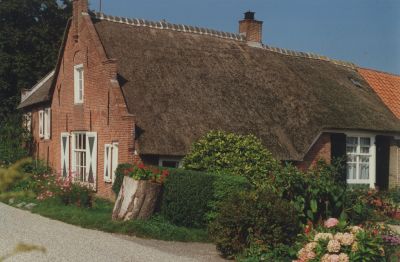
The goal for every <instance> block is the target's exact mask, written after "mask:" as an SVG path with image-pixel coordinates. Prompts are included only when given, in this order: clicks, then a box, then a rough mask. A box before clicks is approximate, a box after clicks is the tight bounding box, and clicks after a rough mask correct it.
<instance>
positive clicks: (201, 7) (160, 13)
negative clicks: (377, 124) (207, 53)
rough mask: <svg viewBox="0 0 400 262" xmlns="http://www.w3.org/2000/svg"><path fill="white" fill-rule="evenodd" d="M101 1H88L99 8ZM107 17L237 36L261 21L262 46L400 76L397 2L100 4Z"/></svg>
mask: <svg viewBox="0 0 400 262" xmlns="http://www.w3.org/2000/svg"><path fill="white" fill-rule="evenodd" d="M99 2H100V0H90V3H91V9H95V10H96V11H98V10H99ZM102 7H103V8H102V10H103V12H104V13H106V14H110V15H115V16H124V17H135V18H144V19H148V20H155V21H159V20H161V19H166V20H167V21H168V22H171V23H180V24H187V25H195V26H201V27H208V28H212V29H218V30H223V31H228V32H237V30H238V21H239V19H241V18H242V17H243V12H245V11H247V10H252V11H255V12H256V19H258V20H262V21H264V27H263V42H264V44H267V45H271V46H276V47H282V48H288V49H292V50H296V51H306V52H313V53H317V54H320V55H326V56H328V57H331V58H335V59H340V60H345V61H351V62H353V63H356V64H357V65H359V66H361V67H368V68H374V69H377V70H381V71H386V72H391V73H395V74H399V75H400V0H141V1H138V0H102Z"/></svg>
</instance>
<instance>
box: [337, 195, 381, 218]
mask: <svg viewBox="0 0 400 262" xmlns="http://www.w3.org/2000/svg"><path fill="white" fill-rule="evenodd" d="M372 198H373V196H371V191H370V190H369V189H356V188H354V189H352V188H349V189H347V190H346V193H345V196H344V199H343V203H344V210H343V211H344V213H343V216H342V217H344V218H346V219H347V220H348V221H351V222H352V223H354V224H362V223H364V222H366V221H367V220H369V219H371V218H372V217H373V216H374V212H375V209H374V207H373V206H372V205H371V204H370V203H371V201H372Z"/></svg>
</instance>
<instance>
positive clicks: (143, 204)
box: [112, 163, 169, 220]
mask: <svg viewBox="0 0 400 262" xmlns="http://www.w3.org/2000/svg"><path fill="white" fill-rule="evenodd" d="M123 173H124V179H123V182H122V185H121V189H120V191H119V194H118V197H117V200H116V202H115V205H114V209H113V214H112V217H113V219H114V220H131V219H148V218H150V216H151V215H152V214H153V212H154V209H155V207H156V203H157V199H158V197H159V195H160V192H161V187H162V183H163V182H164V180H165V178H166V177H167V176H168V175H169V173H168V171H167V170H161V169H158V168H154V167H149V166H145V165H144V164H143V163H139V164H136V165H133V166H132V167H129V168H127V169H125V170H124V171H123Z"/></svg>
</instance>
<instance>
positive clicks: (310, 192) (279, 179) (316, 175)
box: [265, 162, 346, 223]
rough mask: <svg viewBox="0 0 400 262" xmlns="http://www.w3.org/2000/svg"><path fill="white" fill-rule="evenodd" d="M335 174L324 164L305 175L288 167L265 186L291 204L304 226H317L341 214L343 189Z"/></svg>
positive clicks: (343, 185) (329, 166)
mask: <svg viewBox="0 0 400 262" xmlns="http://www.w3.org/2000/svg"><path fill="white" fill-rule="evenodd" d="M337 170H338V169H337V168H336V167H335V166H332V165H326V164H325V163H323V162H319V163H318V164H317V166H316V167H314V168H313V169H310V170H309V171H307V172H303V171H300V170H299V169H297V168H296V167H293V166H291V165H287V166H285V167H282V168H281V169H280V170H279V172H275V173H274V174H273V176H271V177H270V178H269V180H268V183H267V184H266V185H265V186H266V187H267V188H268V189H269V190H273V191H275V192H276V193H277V194H279V195H280V196H281V197H282V198H284V199H286V200H288V201H290V202H292V203H293V204H294V206H295V207H296V209H297V210H298V212H299V213H300V214H301V219H302V222H303V223H306V222H307V221H308V220H311V221H313V222H317V221H318V220H320V219H321V218H322V219H325V218H327V217H330V216H339V215H341V213H342V212H343V209H344V197H345V193H346V185H345V183H342V182H340V180H339V177H340V174H339V172H338V171H337Z"/></svg>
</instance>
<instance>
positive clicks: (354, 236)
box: [296, 218, 400, 262]
mask: <svg viewBox="0 0 400 262" xmlns="http://www.w3.org/2000/svg"><path fill="white" fill-rule="evenodd" d="M304 237H305V238H304V242H303V245H302V248H301V249H300V250H299V251H298V256H297V260H296V261H297V262H314V261H322V262H349V261H391V260H388V258H389V257H391V256H392V253H393V252H395V249H393V247H394V246H398V245H399V243H400V237H399V236H397V235H396V234H395V233H394V232H392V231H391V230H390V229H389V228H387V227H386V226H384V225H376V224H366V225H365V226H364V227H360V226H349V225H347V224H346V222H343V221H339V220H337V219H335V218H330V219H328V220H327V221H325V223H324V225H323V226H319V227H317V228H316V229H313V230H309V228H307V230H305V236H304Z"/></svg>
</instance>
